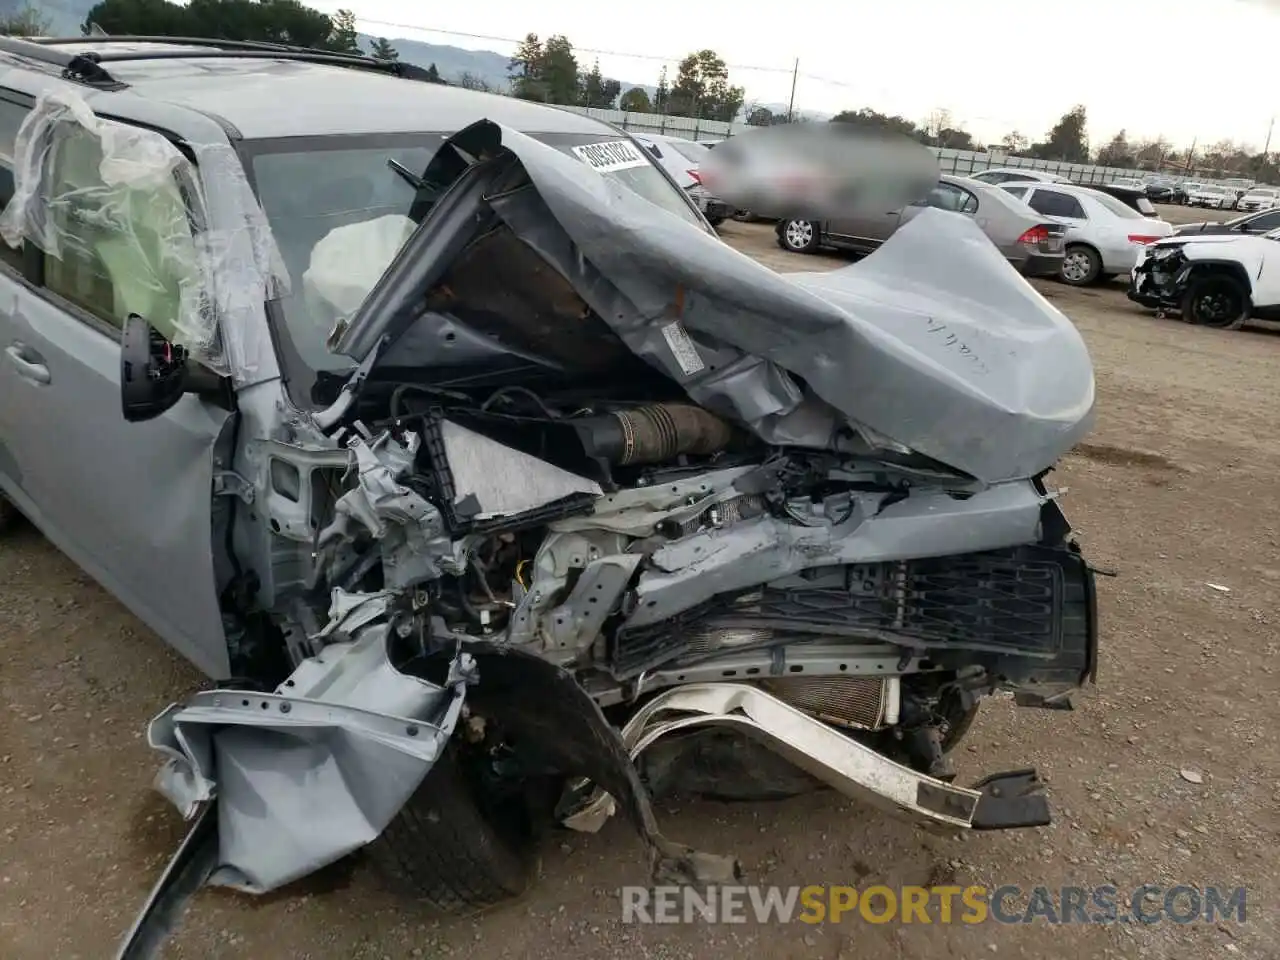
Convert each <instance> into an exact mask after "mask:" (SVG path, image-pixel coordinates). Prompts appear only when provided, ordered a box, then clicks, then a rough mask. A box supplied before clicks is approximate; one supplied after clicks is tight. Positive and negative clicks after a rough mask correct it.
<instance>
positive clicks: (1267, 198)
mask: <svg viewBox="0 0 1280 960" xmlns="http://www.w3.org/2000/svg"><path fill="white" fill-rule="evenodd" d="M1275 206H1280V189H1277V188H1275V187H1254V188H1253V189H1252V190H1248V191H1246V192H1245V194H1244V196H1242V197H1241V198H1240V199H1239V200H1238V201H1237V202H1236V209H1238V210H1245V211H1253V210H1270V209H1271V208H1272V207H1275Z"/></svg>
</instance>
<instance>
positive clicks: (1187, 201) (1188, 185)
mask: <svg viewBox="0 0 1280 960" xmlns="http://www.w3.org/2000/svg"><path fill="white" fill-rule="evenodd" d="M1201 186H1202V184H1201V182H1200V181H1199V180H1183V181H1181V182H1180V183H1179V184H1178V186H1177V190H1176V193H1177V195H1178V202H1179V203H1181V204H1182V205H1183V206H1190V205H1191V194H1193V193H1194V192H1195V191H1196V190H1198V189H1200V187H1201Z"/></svg>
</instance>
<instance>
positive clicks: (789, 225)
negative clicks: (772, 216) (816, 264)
mask: <svg viewBox="0 0 1280 960" xmlns="http://www.w3.org/2000/svg"><path fill="white" fill-rule="evenodd" d="M819 235H820V231H819V229H818V224H817V222H816V221H813V220H783V221H782V223H781V224H780V225H779V226H778V246H780V247H782V249H783V250H790V251H791V252H792V253H813V252H814V251H815V250H817V249H818V238H819Z"/></svg>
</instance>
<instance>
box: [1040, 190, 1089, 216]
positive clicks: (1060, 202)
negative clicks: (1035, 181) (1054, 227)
mask: <svg viewBox="0 0 1280 960" xmlns="http://www.w3.org/2000/svg"><path fill="white" fill-rule="evenodd" d="M1027 203H1028V204H1029V205H1030V206H1031V209H1032V210H1035V211H1036V212H1037V213H1043V214H1044V215H1045V216H1046V217H1074V218H1075V219H1077V220H1085V219H1087V218H1086V216H1085V212H1084V207H1082V206H1081V205H1080V201H1079V200H1078V199H1076V198H1075V197H1073V196H1071V195H1070V194H1068V193H1058V192H1057V191H1056V190H1043V189H1041V190H1037V191H1036V192H1035V193H1033V194H1032V195H1031V199H1030V200H1028V201H1027Z"/></svg>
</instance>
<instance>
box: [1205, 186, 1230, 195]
mask: <svg viewBox="0 0 1280 960" xmlns="http://www.w3.org/2000/svg"><path fill="white" fill-rule="evenodd" d="M1200 192H1201V193H1214V194H1222V193H1226V192H1227V191H1226V190H1225V189H1224V188H1222V187H1215V186H1207V187H1201V188H1200Z"/></svg>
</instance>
